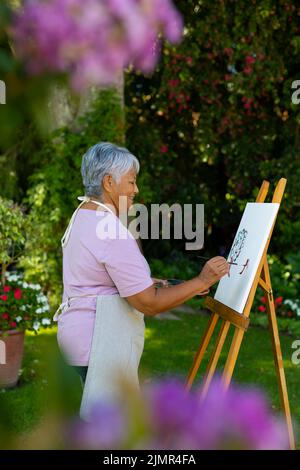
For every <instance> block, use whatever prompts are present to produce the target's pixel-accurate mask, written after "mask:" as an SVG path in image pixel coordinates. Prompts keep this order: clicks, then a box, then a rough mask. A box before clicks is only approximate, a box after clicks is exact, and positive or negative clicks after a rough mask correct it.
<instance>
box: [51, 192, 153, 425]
mask: <svg viewBox="0 0 300 470" xmlns="http://www.w3.org/2000/svg"><path fill="white" fill-rule="evenodd" d="M78 199H79V200H81V201H82V202H81V204H80V205H79V206H78V208H77V209H76V211H75V212H74V214H73V215H72V218H71V220H70V223H69V225H68V227H67V230H66V232H65V234H64V236H63V238H62V240H61V242H62V247H64V246H65V245H66V243H67V242H68V239H69V236H70V232H71V228H72V225H73V222H74V219H75V216H76V213H77V211H78V209H79V208H80V207H81V205H82V204H83V203H84V202H88V201H92V202H95V203H96V204H98V205H99V206H103V207H105V208H106V209H107V210H108V211H109V212H111V213H112V214H113V212H112V211H111V210H110V209H109V208H108V207H107V206H105V205H104V204H101V203H100V202H98V201H95V200H92V199H90V198H89V197H86V196H84V197H79V198H78ZM78 297H96V298H97V307H96V318H95V325H94V331H93V338H92V345H91V352H90V358H89V365H88V372H87V376H86V381H85V385H84V390H83V396H82V401H81V407H80V416H81V418H82V419H85V420H87V421H88V420H89V417H90V413H91V411H92V408H93V405H94V404H96V403H97V402H99V401H100V402H101V401H105V402H111V403H112V402H114V403H116V402H122V401H123V400H124V398H126V397H125V396H124V395H125V394H126V393H132V392H137V393H138V392H139V379H138V367H139V363H140V359H141V355H142V352H143V349H144V333H145V322H144V315H143V314H142V313H141V312H139V311H138V310H136V309H134V308H133V307H131V305H130V304H129V303H128V302H127V301H126V300H125V299H123V298H121V297H120V296H119V295H91V294H89V295H81V296H76V297H75V296H74V297H69V298H68V299H67V300H66V301H65V302H63V303H62V304H61V305H60V306H59V308H58V309H57V311H56V313H55V315H54V317H53V320H54V321H57V320H58V315H59V312H64V311H66V310H67V309H68V308H69V306H70V302H71V301H72V299H74V298H78Z"/></svg>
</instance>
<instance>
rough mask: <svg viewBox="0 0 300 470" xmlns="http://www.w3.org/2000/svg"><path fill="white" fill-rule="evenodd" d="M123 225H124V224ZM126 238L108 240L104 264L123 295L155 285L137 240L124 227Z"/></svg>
mask: <svg viewBox="0 0 300 470" xmlns="http://www.w3.org/2000/svg"><path fill="white" fill-rule="evenodd" d="M122 227H123V226H122ZM121 231H122V233H123V235H124V233H126V232H127V234H128V236H126V238H125V237H124V238H120V237H117V238H113V239H109V240H106V250H105V257H104V266H105V268H106V270H107V272H108V274H109V276H110V277H111V279H112V281H113V282H114V284H115V286H116V288H117V289H118V291H119V294H120V296H121V297H129V296H131V295H135V294H138V293H139V292H142V291H143V290H145V289H147V288H148V287H150V286H152V285H153V281H152V279H151V271H150V268H149V265H148V263H147V261H146V259H145V257H144V256H143V255H142V253H141V252H140V249H139V246H138V244H137V242H136V240H135V239H134V238H133V237H132V236H131V235H130V234H129V232H128V230H127V229H125V227H123V229H122V230H121Z"/></svg>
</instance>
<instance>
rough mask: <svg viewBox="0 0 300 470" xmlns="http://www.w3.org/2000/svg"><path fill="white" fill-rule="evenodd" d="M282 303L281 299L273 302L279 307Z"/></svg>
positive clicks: (278, 298)
mask: <svg viewBox="0 0 300 470" xmlns="http://www.w3.org/2000/svg"><path fill="white" fill-rule="evenodd" d="M282 301H283V297H277V299H276V300H275V304H276V305H280V304H282Z"/></svg>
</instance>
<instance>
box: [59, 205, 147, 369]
mask: <svg viewBox="0 0 300 470" xmlns="http://www.w3.org/2000/svg"><path fill="white" fill-rule="evenodd" d="M103 234H104V235H103ZM63 284H64V292H63V298H62V301H63V302H64V301H65V300H66V299H67V297H72V296H76V295H84V294H97V295H117V294H118V295H120V296H121V297H128V296H130V295H134V294H137V293H138V292H142V291H143V290H145V289H147V288H148V287H150V286H151V285H152V284H153V281H152V279H151V272H150V268H149V265H148V263H147V261H146V259H145V258H144V256H143V255H142V254H141V252H140V250H139V247H138V244H137V242H136V240H135V239H134V238H133V237H132V235H131V234H130V233H129V231H128V230H127V229H126V228H125V227H124V225H122V223H121V222H120V220H119V219H118V218H117V217H116V216H115V215H113V214H111V213H110V212H104V211H101V210H100V211H99V210H98V211H94V210H90V209H79V210H78V212H77V214H76V217H75V220H74V222H73V227H72V229H71V233H70V237H69V240H68V242H67V244H66V246H65V247H64V248H63ZM96 302H97V299H96V298H82V299H74V300H72V301H71V304H70V307H69V308H68V309H67V310H66V311H65V312H63V313H61V314H60V315H59V318H58V332H57V340H58V344H59V346H60V349H61V350H62V352H63V353H64V355H65V357H66V359H67V361H68V362H69V363H70V364H72V365H76V366H87V365H88V362H89V355H90V349H91V343H92V336H93V329H94V321H95V314H96Z"/></svg>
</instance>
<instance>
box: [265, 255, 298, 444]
mask: <svg viewBox="0 0 300 470" xmlns="http://www.w3.org/2000/svg"><path fill="white" fill-rule="evenodd" d="M262 278H263V279H264V281H265V282H266V284H267V285H268V286H271V279H270V273H269V266H268V262H267V260H265V262H264V266H263V269H262ZM266 294H267V302H266V308H267V314H268V319H269V329H270V333H271V338H272V346H273V355H274V362H275V369H276V374H277V379H278V385H279V393H280V400H281V406H282V409H283V410H284V413H285V417H286V423H287V429H288V435H289V443H290V448H291V449H295V438H294V430H293V423H292V417H291V411H290V405H289V399H288V392H287V386H286V379H285V373H284V367H283V360H282V352H281V346H280V339H279V332H278V325H277V319H276V312H275V306H274V299H273V295H272V291H271V288H270V290H269V292H266Z"/></svg>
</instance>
